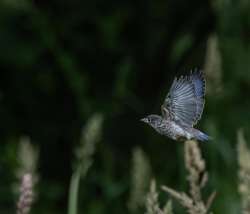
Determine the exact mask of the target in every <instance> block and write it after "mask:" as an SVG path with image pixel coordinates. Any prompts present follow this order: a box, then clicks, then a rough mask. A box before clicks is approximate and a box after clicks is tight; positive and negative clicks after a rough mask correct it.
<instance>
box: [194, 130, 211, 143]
mask: <svg viewBox="0 0 250 214" xmlns="http://www.w3.org/2000/svg"><path fill="white" fill-rule="evenodd" d="M193 133H194V139H196V140H199V141H208V140H211V137H209V136H208V135H206V134H205V133H203V132H201V131H199V130H198V129H193Z"/></svg>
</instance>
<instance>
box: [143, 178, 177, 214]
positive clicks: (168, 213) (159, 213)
mask: <svg viewBox="0 0 250 214" xmlns="http://www.w3.org/2000/svg"><path fill="white" fill-rule="evenodd" d="M146 214H173V210H172V201H171V200H169V201H168V202H167V203H166V205H165V206H164V208H163V209H161V208H160V205H159V201H158V192H157V190H156V182H155V180H152V181H151V184H150V190H149V193H148V194H147V198H146Z"/></svg>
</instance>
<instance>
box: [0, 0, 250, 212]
mask: <svg viewBox="0 0 250 214" xmlns="http://www.w3.org/2000/svg"><path fill="white" fill-rule="evenodd" d="M249 11H250V4H249V2H248V1H244V0H240V1H226V0H215V1H196V0H192V1H184V0H177V1H176V0H167V1H162V0H157V1H114V0H108V1H105V2H104V1H98V0H96V1H95V0H93V1H78V0H74V1H67V2H62V1H59V0H53V1H30V0H19V1H18V0H2V1H1V2H0V47H1V52H0V118H1V123H0V140H1V144H0V154H1V155H0V177H1V179H0V189H1V191H0V210H1V213H13V212H14V210H15V200H16V194H15V191H14V190H13V189H15V188H14V187H13V186H14V183H15V182H17V178H16V173H15V171H16V170H17V168H18V165H19V164H18V158H17V152H18V151H17V150H18V146H19V143H20V137H22V136H29V137H30V140H31V142H32V144H34V145H35V146H36V147H37V148H38V150H39V160H38V166H37V167H38V168H37V172H38V174H39V182H38V183H37V185H36V190H37V192H38V193H37V200H36V202H35V204H34V207H33V212H32V213H38V214H39V213H47V214H50V213H51V214H52V213H53V214H57V213H64V212H65V210H66V208H67V201H68V188H69V183H70V177H71V174H72V165H73V160H74V150H75V148H77V146H78V144H79V141H80V138H81V131H82V127H84V125H85V124H86V121H87V120H88V119H89V118H90V117H91V116H92V115H93V114H95V113H96V112H98V113H100V114H101V115H102V116H103V124H102V131H101V138H100V142H99V143H98V145H97V148H96V151H95V154H94V157H93V159H94V162H93V165H92V166H91V168H90V170H89V172H88V173H87V175H86V177H85V178H84V179H83V180H82V182H81V185H80V189H79V211H80V212H82V213H89V214H99V213H100V214H101V213H121V214H122V213H130V211H129V208H128V203H129V198H130V192H131V177H132V176H133V175H132V174H133V172H131V168H132V163H131V158H132V151H133V150H134V148H135V147H140V148H141V149H142V150H143V151H144V152H145V154H146V156H147V158H148V161H149V162H150V165H151V169H152V170H151V174H152V177H155V178H156V180H157V182H158V183H159V184H166V185H168V186H172V187H173V188H175V189H178V190H182V191H184V190H185V189H186V187H187V185H186V177H185V168H184V163H183V145H182V144H181V143H176V142H174V141H172V140H170V139H167V138H165V137H163V136H160V135H158V134H157V133H156V132H155V131H153V130H152V129H151V128H150V127H148V126H146V125H145V124H143V123H141V122H140V121H139V119H141V118H142V117H144V116H145V115H147V114H150V113H159V112H160V105H161V103H162V102H163V100H164V97H165V95H166V93H167V91H168V89H169V87H170V85H171V83H172V81H173V79H174V77H175V76H180V75H185V74H188V73H189V71H190V69H192V68H201V69H203V70H204V72H205V75H206V79H207V95H206V105H205V110H204V113H203V117H202V119H201V121H200V123H199V124H198V127H199V128H200V129H201V130H203V131H205V132H206V133H208V134H209V135H211V136H212V137H213V140H212V142H211V143H206V144H205V143H204V144H202V145H201V149H202V152H203V155H204V157H205V159H206V162H207V169H208V172H209V173H210V179H209V185H208V187H207V190H209V188H210V189H215V190H217V193H218V194H217V197H216V199H215V202H214V204H213V206H212V210H214V212H215V213H229V214H231V213H239V209H240V198H239V195H238V193H237V157H236V132H237V130H238V128H240V127H242V128H244V129H245V130H246V136H247V138H248V139H250V136H249V137H248V134H247V131H249V121H250V111H249V108H250V99H249V91H250V60H249V59H250V13H249ZM249 141H250V140H249ZM166 198H168V197H167V196H166V194H161V200H163V201H164V200H166ZM174 207H176V209H177V211H176V212H177V213H182V212H183V210H182V209H180V208H178V204H176V203H174ZM178 210H179V211H178ZM138 213H139V212H138Z"/></svg>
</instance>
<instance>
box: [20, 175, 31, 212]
mask: <svg viewBox="0 0 250 214" xmlns="http://www.w3.org/2000/svg"><path fill="white" fill-rule="evenodd" d="M33 200H34V193H33V177H32V174H31V173H26V174H24V175H23V176H22V182H21V185H20V196H19V199H18V202H17V214H28V213H29V212H30V209H31V205H32V203H33Z"/></svg>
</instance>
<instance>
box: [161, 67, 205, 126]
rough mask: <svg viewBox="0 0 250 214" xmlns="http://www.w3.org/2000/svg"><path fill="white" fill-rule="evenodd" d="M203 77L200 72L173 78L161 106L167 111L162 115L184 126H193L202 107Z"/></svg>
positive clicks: (203, 93) (199, 115) (198, 117)
mask: <svg viewBox="0 0 250 214" xmlns="http://www.w3.org/2000/svg"><path fill="white" fill-rule="evenodd" d="M204 95H205V79H204V76H203V74H202V72H198V71H195V72H193V73H192V72H191V74H190V75H189V76H181V77H180V78H179V79H177V78H175V79H174V81H173V84H172V86H171V88H170V91H169V93H168V95H167V96H166V98H165V101H164V104H163V105H162V107H163V108H164V109H165V110H166V111H167V112H169V114H168V115H166V114H165V115H163V116H164V117H168V116H169V117H170V118H171V119H172V120H174V121H178V122H179V123H181V124H183V125H185V126H194V125H195V124H196V123H197V122H198V120H199V119H200V117H201V115H202V111H203V108H204Z"/></svg>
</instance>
